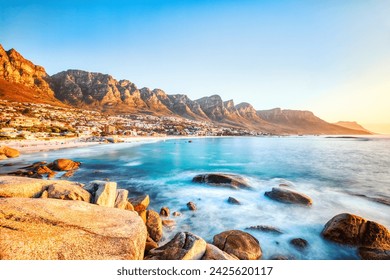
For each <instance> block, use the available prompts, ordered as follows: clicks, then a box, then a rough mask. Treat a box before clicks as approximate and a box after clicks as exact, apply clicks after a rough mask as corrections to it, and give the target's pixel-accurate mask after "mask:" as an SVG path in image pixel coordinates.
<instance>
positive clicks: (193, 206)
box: [187, 201, 197, 211]
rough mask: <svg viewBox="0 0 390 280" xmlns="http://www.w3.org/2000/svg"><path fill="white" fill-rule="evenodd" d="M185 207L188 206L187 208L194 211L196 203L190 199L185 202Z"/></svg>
mask: <svg viewBox="0 0 390 280" xmlns="http://www.w3.org/2000/svg"><path fill="white" fill-rule="evenodd" d="M187 207H188V209H189V210H191V211H196V209H197V208H196V204H195V203H193V202H192V201H190V202H188V203H187Z"/></svg>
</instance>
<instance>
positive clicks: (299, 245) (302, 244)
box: [290, 238, 309, 251]
mask: <svg viewBox="0 0 390 280" xmlns="http://www.w3.org/2000/svg"><path fill="white" fill-rule="evenodd" d="M290 244H291V245H292V246H294V248H295V249H297V250H299V251H303V250H304V249H306V248H307V246H308V245H309V242H307V240H305V239H303V238H294V239H291V240H290Z"/></svg>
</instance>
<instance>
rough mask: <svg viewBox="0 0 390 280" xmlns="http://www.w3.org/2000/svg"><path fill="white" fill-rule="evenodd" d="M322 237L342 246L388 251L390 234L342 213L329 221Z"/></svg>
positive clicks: (386, 230)
mask: <svg viewBox="0 0 390 280" xmlns="http://www.w3.org/2000/svg"><path fill="white" fill-rule="evenodd" d="M322 236H323V237H324V238H325V239H328V240H331V241H334V242H337V243H340V244H344V245H352V246H358V247H368V248H377V249H383V250H389V249H390V232H389V231H388V229H387V228H386V227H384V226H383V225H381V224H378V223H376V222H373V221H368V220H366V219H364V218H362V217H359V216H356V215H353V214H349V213H342V214H339V215H336V216H334V217H333V218H332V219H330V220H329V221H328V222H327V223H326V225H325V227H324V229H323V231H322Z"/></svg>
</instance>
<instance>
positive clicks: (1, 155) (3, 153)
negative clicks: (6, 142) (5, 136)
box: [0, 146, 20, 159]
mask: <svg viewBox="0 0 390 280" xmlns="http://www.w3.org/2000/svg"><path fill="white" fill-rule="evenodd" d="M19 155H20V152H19V151H18V150H16V149H13V148H10V147H8V146H0V159H7V158H15V157H18V156H19Z"/></svg>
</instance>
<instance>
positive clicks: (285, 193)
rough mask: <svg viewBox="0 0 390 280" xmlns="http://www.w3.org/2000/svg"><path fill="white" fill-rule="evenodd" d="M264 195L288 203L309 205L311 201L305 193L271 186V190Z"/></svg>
mask: <svg viewBox="0 0 390 280" xmlns="http://www.w3.org/2000/svg"><path fill="white" fill-rule="evenodd" d="M265 196H268V197H269V198H271V199H273V200H276V201H279V202H283V203H289V204H301V205H306V206H310V205H312V203H313V202H312V200H311V198H310V197H308V196H307V195H304V194H301V193H298V192H295V191H291V190H288V189H285V188H283V189H282V188H272V191H269V192H265Z"/></svg>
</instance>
